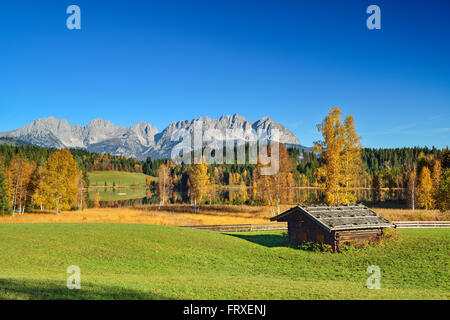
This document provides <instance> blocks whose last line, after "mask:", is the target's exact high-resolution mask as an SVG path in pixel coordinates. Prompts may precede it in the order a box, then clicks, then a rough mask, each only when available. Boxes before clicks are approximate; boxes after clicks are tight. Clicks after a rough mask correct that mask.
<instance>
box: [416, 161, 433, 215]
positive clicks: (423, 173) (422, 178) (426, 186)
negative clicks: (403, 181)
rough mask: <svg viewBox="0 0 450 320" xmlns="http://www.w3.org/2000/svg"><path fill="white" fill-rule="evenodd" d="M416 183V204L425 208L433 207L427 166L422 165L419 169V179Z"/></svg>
mask: <svg viewBox="0 0 450 320" xmlns="http://www.w3.org/2000/svg"><path fill="white" fill-rule="evenodd" d="M418 180H419V181H418V184H417V189H416V191H417V193H416V194H417V204H418V205H419V206H420V207H422V208H425V209H431V208H432V207H433V183H432V181H431V173H430V169H428V167H427V166H423V167H422V170H420V174H419V179H418Z"/></svg>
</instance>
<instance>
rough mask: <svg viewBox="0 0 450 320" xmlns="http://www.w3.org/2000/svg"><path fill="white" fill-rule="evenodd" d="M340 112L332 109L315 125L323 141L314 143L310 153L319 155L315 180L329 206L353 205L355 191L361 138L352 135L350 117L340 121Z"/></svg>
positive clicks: (352, 121)
mask: <svg viewBox="0 0 450 320" xmlns="http://www.w3.org/2000/svg"><path fill="white" fill-rule="evenodd" d="M341 115H342V112H341V110H340V109H339V108H337V107H335V108H333V109H331V110H330V111H329V112H328V116H327V117H325V119H324V120H323V121H322V123H321V124H319V125H317V129H318V130H319V132H320V133H322V136H323V139H324V140H323V141H318V142H315V145H314V151H315V152H316V153H321V157H322V159H323V162H324V163H325V164H324V165H323V166H322V167H320V168H318V170H317V173H316V175H317V180H318V182H319V186H320V188H321V189H322V190H323V192H324V195H325V199H324V201H325V203H326V204H329V205H338V204H351V203H355V202H356V195H355V188H356V187H357V185H358V181H359V176H360V174H361V172H362V169H361V148H362V146H361V143H360V140H361V137H360V136H358V135H357V134H356V128H355V125H354V120H353V116H351V115H350V116H348V117H347V118H346V119H345V121H344V123H342V121H341Z"/></svg>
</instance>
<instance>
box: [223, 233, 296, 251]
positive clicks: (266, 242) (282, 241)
mask: <svg viewBox="0 0 450 320" xmlns="http://www.w3.org/2000/svg"><path fill="white" fill-rule="evenodd" d="M226 234H227V235H229V236H232V237H236V238H240V239H244V240H247V241H250V242H253V243H256V244H259V245H261V246H265V247H268V248H274V247H287V246H288V242H287V239H286V238H285V237H284V236H283V235H281V234H270V233H267V234H255V235H253V234H239V233H226Z"/></svg>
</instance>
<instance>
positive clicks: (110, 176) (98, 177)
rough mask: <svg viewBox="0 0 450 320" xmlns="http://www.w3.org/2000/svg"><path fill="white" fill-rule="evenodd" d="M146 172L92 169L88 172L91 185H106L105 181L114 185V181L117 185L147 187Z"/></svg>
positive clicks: (109, 184)
mask: <svg viewBox="0 0 450 320" xmlns="http://www.w3.org/2000/svg"><path fill="white" fill-rule="evenodd" d="M147 177H149V176H147V175H146V174H143V173H135V172H122V171H92V172H88V178H89V184H90V186H104V185H105V182H106V184H107V185H108V186H110V187H111V186H112V185H113V182H115V183H116V186H119V183H120V185H121V186H132V185H138V186H142V187H145V180H146V179H147Z"/></svg>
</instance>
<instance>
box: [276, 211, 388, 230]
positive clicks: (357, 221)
mask: <svg viewBox="0 0 450 320" xmlns="http://www.w3.org/2000/svg"><path fill="white" fill-rule="evenodd" d="M293 213H301V214H303V215H305V216H308V217H310V218H311V219H312V220H314V221H315V222H317V223H318V224H319V225H321V226H322V227H324V228H325V229H327V230H328V231H332V230H353V229H373V228H390V227H394V224H392V223H390V222H389V221H388V220H386V219H384V218H383V217H381V216H380V215H378V214H377V213H376V212H374V211H372V210H371V209H369V208H367V207H366V206H364V205H343V206H324V205H322V206H309V207H303V206H297V207H294V208H291V209H289V210H288V211H286V212H283V213H282V214H280V215H278V216H276V217H273V218H271V220H272V221H273V220H276V221H279V220H284V219H283V218H284V217H287V216H288V215H290V214H293Z"/></svg>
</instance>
